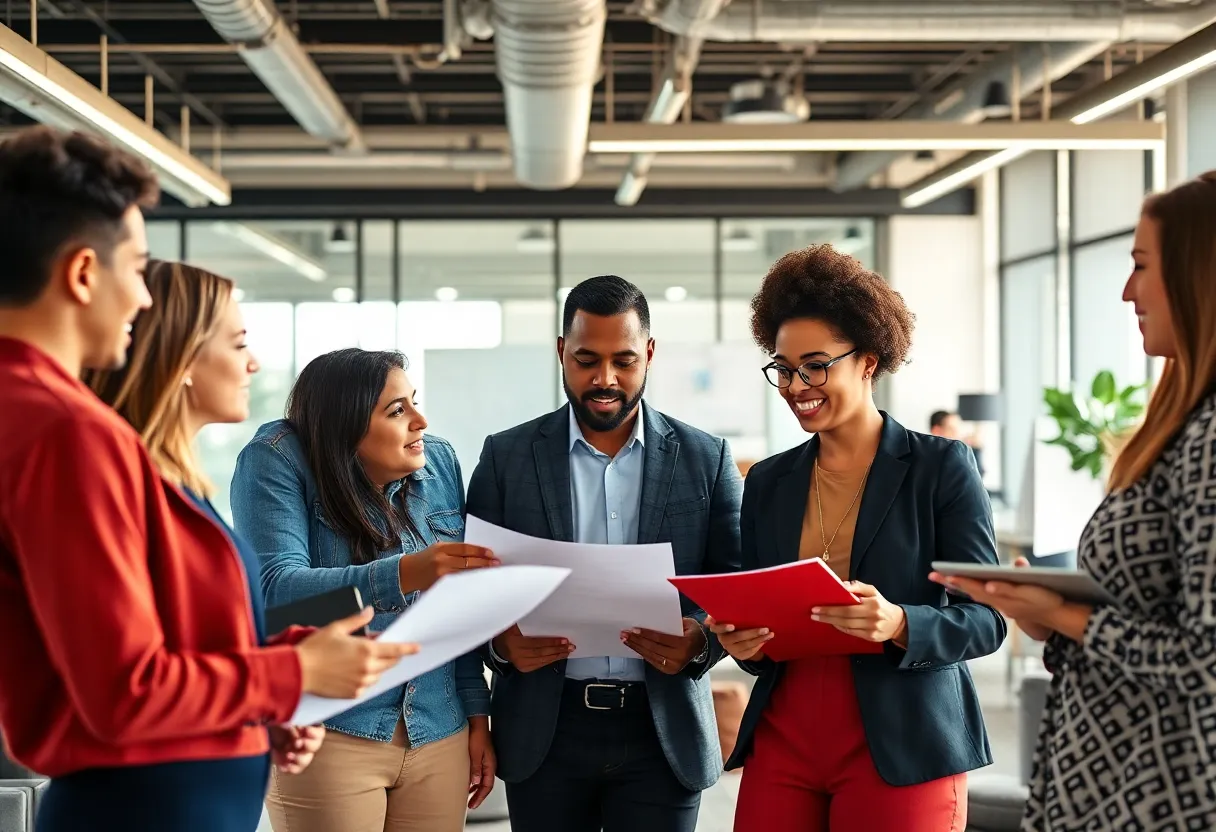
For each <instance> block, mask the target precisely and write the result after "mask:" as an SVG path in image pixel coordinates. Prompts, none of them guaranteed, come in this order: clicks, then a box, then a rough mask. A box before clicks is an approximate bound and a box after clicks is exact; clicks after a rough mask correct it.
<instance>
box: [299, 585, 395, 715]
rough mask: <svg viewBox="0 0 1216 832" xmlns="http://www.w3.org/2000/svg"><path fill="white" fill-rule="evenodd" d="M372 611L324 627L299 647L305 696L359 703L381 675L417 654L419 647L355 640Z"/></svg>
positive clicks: (366, 639) (369, 609) (366, 610)
mask: <svg viewBox="0 0 1216 832" xmlns="http://www.w3.org/2000/svg"><path fill="white" fill-rule="evenodd" d="M372 614H373V613H372V608H371V607H367V608H366V609H364V610H363V612H361V613H359V614H358V615H352V616H350V617H348V618H343V619H341V620H340V621H335V622H334V623H333V624H330V625H329V626H327V627H322V628H321V629H319V630H317V631H316V632H315V633H313V634H312V635H310V636H309V637H308V638H306V639H304V640H303V641H301V642H300V643H299V644H297V645H296V647H295V650H296V655H297V656H299V659H300V676H301V677H302V680H303V688H304V692H305V693H313V694H316V695H317V696H325V697H329V698H331V699H356V698H358V697H359V696H362V695H363V693H364V691H366V690H367V689H368V688H370V687H371V686H372V685H374V684H376V682H378V681H380V675H381V674H382V673H384V671H386V670H388V669H389V668H390V667H392V666H393V665H395V664H396V663H397V662H399V661H401V659H402V658H403V657H404V656H409V655H412V654H414V653H417V652H418V645H417V644H393V643H389V642H383V641H380V640H378V639H371V638H363V637H362V636H353V635H351V633H353V632H355V631H356V630H361V629H362V628H363V627H366V626H367V625H368V624H369V623H370V622H371V620H372Z"/></svg>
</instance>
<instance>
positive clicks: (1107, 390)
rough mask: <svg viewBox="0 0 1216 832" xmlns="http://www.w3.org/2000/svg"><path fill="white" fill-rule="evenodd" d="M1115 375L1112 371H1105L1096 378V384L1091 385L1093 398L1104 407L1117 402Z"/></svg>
mask: <svg viewBox="0 0 1216 832" xmlns="http://www.w3.org/2000/svg"><path fill="white" fill-rule="evenodd" d="M1117 389H1118V388H1116V387H1115V374H1114V373H1112V372H1111V371H1110V370H1103V371H1102V372H1100V373H1098V374H1097V375H1096V376H1094V382H1093V384H1092V385H1091V391H1092V394H1093V397H1094V398H1095V399H1097V400H1098V401H1100V402H1102V404H1104V405H1108V404H1112V403H1114V401H1115V391H1116V390H1117Z"/></svg>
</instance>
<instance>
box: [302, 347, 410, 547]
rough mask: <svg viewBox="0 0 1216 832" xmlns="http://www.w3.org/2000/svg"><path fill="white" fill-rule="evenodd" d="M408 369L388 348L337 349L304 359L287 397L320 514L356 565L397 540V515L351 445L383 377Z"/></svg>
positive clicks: (369, 415) (367, 417) (360, 435)
mask: <svg viewBox="0 0 1216 832" xmlns="http://www.w3.org/2000/svg"><path fill="white" fill-rule="evenodd" d="M407 366H409V364H408V362H407V361H406V360H405V356H404V355H402V354H401V353H399V352H396V351H393V350H385V351H381V352H372V351H369V350H361V349H358V348H356V347H349V348H347V349H343V350H336V351H334V352H329V353H325V354H324V355H319V356H317V357H316V358H314V359H313V360H312V361H310V362H308V364H307V365H306V366H305V367H304V369H303V370H302V371H301V372H300V376H299V378H297V379H296V383H295V384H294V385H293V386H292V388H291V393H290V394H288V397H287V420H288V421H289V422H290V423H291V426H292V427H293V428H295V431H296V435H297V436H298V437H299V438H300V444H301V445H303V446H304V454H305V455H306V456H307V457H308V467H309V468H310V469H311V471H312V475H313V479H314V480H316V483H317V495H318V497H319V498H320V502H321V512H322V514H324V516H325V520H326V522H327V523H328V524H329V525H330V527H332V528H333V529H334V531H336V532H337V533H338V534H340V535H341V536H343V537H344V538H346V540H347V542H348V543H349V544H350V547H351V551H352V553H353V557H352V560H353V561H354V562H355V563H356V564H364V563H370V562H371V561H373V560H375V559H376V555H377V554H378V553H380V552H383V551H385V550H387V549H391V548H395V547H398V546H400V545H401V531H402V528H403V523H402V520H401V518H400V517H399V516H398V515H397V511H396V509H394V508H393V506H392V504H391V503H390V502H389V501H388V499H387V498H386V497H385V496H384V492H383V491H382V490H381V489H379V488H377V487H376V485H375V484H374V483H373V482H372V481H371V479H369V478H368V476H367V472H366V471H364V469H363V465H362V463H360V462H359V457H358V455H357V449H358V447H359V442H360V441H362V439H363V437H364V436H365V435H366V434H367V426H368V425H369V424H370V423H371V419H372V414H373V413H374V412H375V410H376V405H377V404H378V403H379V402H380V396H381V394H382V393H383V392H384V385H385V383H386V382H387V381H388V374H389V373H390V372H392V370H393V369H394V368H395V369H398V370H404V369H405V368H406V367H407Z"/></svg>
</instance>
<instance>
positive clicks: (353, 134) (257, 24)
mask: <svg viewBox="0 0 1216 832" xmlns="http://www.w3.org/2000/svg"><path fill="white" fill-rule="evenodd" d="M194 2H195V5H196V6H198V8H199V11H201V12H202V13H203V16H204V17H206V18H207V20H208V22H210V23H211V25H212V26H213V27H214V28H215V31H216V32H218V33H219V35H220V37H222V38H223V39H224V40H226V41H227V42H228V43H231V44H236V45H238V46H240V47H241V50H240V54H241V57H242V58H243V59H244V61H245V63H246V64H248V66H249V68H250V69H251V70H253V73H254V74H255V75H257V77H258V78H260V79H261V81H262V83H263V84H265V85H266V88H267V89H268V90H270V92H271V93H272V94H273V95H274V96H275V97H276V98H278V99H279V101H280V102H282V104H283V106H284V107H285V108H286V109H287V111H288V112H289V113H291V115H292V117H293V118H294V119H295V120H296V121H297V122H298V123H299V125H300V126H301V127H303V128H304V129H305V130H306V131H307V132H308V133H310V134H311V135H313V136H317V137H318V138H323V139H325V140H326V141H327V142H328V143H329V144H330V145H331V146H332V147H333V148H334V149H336V150H343V151H349V152H362V150H363V137H362V135H361V134H360V132H359V126H358V125H357V124H355V122H354V120H353V119H352V118H351V117H350V114H349V113H347V112H346V107H344V106H343V104H342V101H341V100H340V99H339V98H338V94H337V93H336V92H334V89H333V87H331V86H330V84H329V82H328V81H327V80H326V79H325V76H324V75H323V74H321V70H319V69H318V68H317V65H316V64H315V63H314V62H313V60H312V58H311V57H309V55H308V53H307V52H306V51H305V50H304V48H303V47H302V46H301V45H300V41H299V40H298V39H297V38H296V36H295V35H294V34H293V33H292V31H291V29H290V28H288V26H287V23H286V21H284V20H283V17H282V16H281V15H280V14H279V12H278V10H277V9H276V8H275V6H274V3H273V2H272V0H194Z"/></svg>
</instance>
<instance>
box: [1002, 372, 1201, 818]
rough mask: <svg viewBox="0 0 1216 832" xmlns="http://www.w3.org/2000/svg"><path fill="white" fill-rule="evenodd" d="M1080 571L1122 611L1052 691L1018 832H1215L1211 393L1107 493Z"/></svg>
mask: <svg viewBox="0 0 1216 832" xmlns="http://www.w3.org/2000/svg"><path fill="white" fill-rule="evenodd" d="M1078 561H1079V563H1080V566H1081V568H1082V569H1084V570H1086V571H1087V572H1089V573H1090V574H1091V575H1093V576H1094V577H1095V578H1096V579H1097V580H1098V581H1099V582H1100V583H1101V584H1102V585H1103V586H1105V587H1106V589H1107V590H1109V591H1110V592H1111V593H1112V594H1113V595H1114V596H1115V597H1116V598H1117V599H1118V601H1119V603H1118V605H1117V606H1099V607H1097V608H1095V609H1094V613H1093V615H1092V616H1091V618H1090V620H1089V625H1088V627H1087V628H1086V630H1085V638H1084V642H1083V643H1080V644H1078V643H1077V642H1075V641H1072V640H1071V639H1066V638H1064V637H1062V636H1060V635H1058V634H1055V635H1053V636H1052V637H1051V638H1050V639H1049V640H1048V642H1047V645H1046V648H1045V650H1044V659H1045V662H1046V663H1047V666H1048V669H1049V670H1051V671H1052V673H1053V674H1054V675H1053V679H1052V683H1051V689H1050V693H1049V694H1048V698H1047V706H1046V712H1045V714H1044V716H1043V723H1042V726H1041V729H1040V733H1039V739H1038V744H1037V748H1036V750H1035V762H1034V770H1033V775H1032V778H1031V784H1030V802H1029V804H1028V806H1027V809H1026V817H1025V819H1024V820H1023V822H1022V829H1023V830H1024V832H1030V830H1035V831H1036V832H1037V831H1038V830H1051V832H1061V831H1062V830H1067V832H1082V830H1095V832H1097V830H1101V831H1102V832H1133V830H1134V832H1213V830H1216V395H1214V396H1209V397H1208V398H1207V399H1206V400H1204V401H1203V402H1202V403H1201V404H1200V406H1199V407H1198V408H1196V410H1195V412H1194V413H1193V414H1192V415H1191V417H1190V419H1189V420H1188V421H1187V423H1186V425H1185V426H1184V428H1183V430H1182V431H1181V432H1180V433H1179V435H1178V437H1177V438H1176V439H1175V440H1174V441H1173V442H1172V443H1171V444H1170V445H1169V446H1168V447H1167V449H1166V451H1165V453H1164V454H1163V455H1162V457H1161V459H1159V460H1158V461H1157V462H1156V464H1154V465H1153V467H1152V469H1151V470H1150V471H1149V472H1148V473H1147V474H1146V475H1145V476H1144V477H1143V478H1142V479H1141V480H1140V481H1138V482H1136V483H1135V484H1134V485H1132V486H1131V487H1130V488H1128V489H1127V490H1126V491H1121V492H1117V493H1115V494H1111V495H1109V496H1108V497H1107V498H1106V500H1105V501H1103V503H1102V505H1101V506H1100V507H1099V508H1098V511H1097V512H1096V513H1095V514H1094V516H1093V518H1092V519H1091V520H1090V521H1089V525H1088V526H1087V527H1086V529H1085V532H1084V534H1083V535H1082V536H1081V542H1080V548H1079V550H1078Z"/></svg>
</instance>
